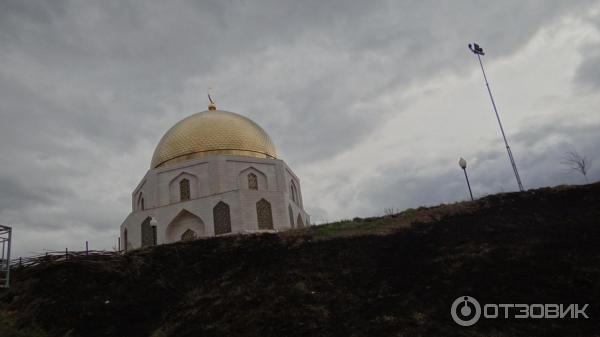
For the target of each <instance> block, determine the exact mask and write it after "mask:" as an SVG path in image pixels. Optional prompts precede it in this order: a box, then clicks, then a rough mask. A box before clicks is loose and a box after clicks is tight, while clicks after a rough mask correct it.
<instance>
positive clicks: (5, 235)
mask: <svg viewBox="0 0 600 337" xmlns="http://www.w3.org/2000/svg"><path fill="white" fill-rule="evenodd" d="M11 239H12V228H10V227H8V226H2V225H0V246H1V247H2V255H1V258H0V288H8V287H9V285H10V244H11Z"/></svg>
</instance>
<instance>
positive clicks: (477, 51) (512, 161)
mask: <svg viewBox="0 0 600 337" xmlns="http://www.w3.org/2000/svg"><path fill="white" fill-rule="evenodd" d="M469 49H470V50H471V52H473V54H475V55H477V59H478V60H479V65H480V66H481V72H482V73H483V79H484V80H485V86H486V87H487V90H488V93H489V94H490V100H491V101H492V107H493V108H494V112H495V113H496V119H497V120H498V125H499V126H500V132H501V133H502V138H503V139H504V145H506V152H508V159H510V164H511V165H512V168H513V171H514V173H515V178H517V184H518V185H519V191H521V192H523V191H524V190H525V189H524V188H523V184H522V183H521V177H519V171H518V170H517V164H515V159H514V157H513V154H512V151H511V150H510V146H508V140H506V134H505V133H504V128H503V127H502V122H501V121H500V115H499V114H498V109H497V108H496V102H494V97H493V96H492V90H491V89H490V84H489V83H488V80H487V76H486V74H485V70H484V69H483V62H482V61H481V56H483V55H485V53H484V52H483V48H481V47H480V46H479V45H478V44H477V43H473V44H472V45H471V44H469Z"/></svg>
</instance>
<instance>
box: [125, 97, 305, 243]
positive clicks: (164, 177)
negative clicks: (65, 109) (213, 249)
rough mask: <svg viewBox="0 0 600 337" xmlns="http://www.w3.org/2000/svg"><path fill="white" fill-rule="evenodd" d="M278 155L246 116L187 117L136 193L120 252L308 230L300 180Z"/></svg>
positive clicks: (169, 135) (159, 151)
mask: <svg viewBox="0 0 600 337" xmlns="http://www.w3.org/2000/svg"><path fill="white" fill-rule="evenodd" d="M276 156H277V154H276V151H275V146H274V145H273V143H272V141H271V138H270V137H269V135H268V134H267V133H266V132H265V131H264V130H263V129H262V128H261V127H260V126H258V125H257V124H255V123H254V122H252V121H251V120H250V119H248V118H246V117H243V116H240V115H238V114H235V113H232V112H227V111H221V110H216V108H215V107H214V105H212V104H211V105H210V106H209V110H207V111H203V112H199V113H196V114H193V115H191V116H189V117H187V118H184V119H183V120H181V121H180V122H178V123H177V124H175V125H174V126H173V127H172V128H171V129H169V131H167V133H166V134H165V135H164V136H163V138H162V139H161V140H160V142H159V144H158V146H157V147H156V150H155V151H154V156H153V158H152V164H151V167H150V170H148V172H147V173H146V175H145V176H144V178H142V181H141V182H140V183H139V184H138V186H137V187H136V188H135V189H134V190H133V193H132V203H131V204H132V212H131V213H130V214H129V216H127V218H126V219H125V221H124V222H123V224H122V225H121V249H132V248H139V247H144V246H151V245H155V244H162V243H171V242H175V241H179V240H192V239H194V238H198V237H207V236H216V235H227V234H230V233H254V232H260V231H281V230H286V229H290V228H299V227H304V226H305V225H308V224H309V223H310V220H309V216H308V214H306V212H305V211H304V208H303V203H302V193H301V188H300V180H299V179H298V177H297V176H296V175H295V174H294V172H293V171H292V170H291V169H290V168H289V167H288V166H287V165H286V163H285V162H284V161H283V160H281V159H277V157H276Z"/></svg>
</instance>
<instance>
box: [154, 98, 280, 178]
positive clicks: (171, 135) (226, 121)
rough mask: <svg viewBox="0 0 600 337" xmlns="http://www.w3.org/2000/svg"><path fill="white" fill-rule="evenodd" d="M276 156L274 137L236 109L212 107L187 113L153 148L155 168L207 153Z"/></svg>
mask: <svg viewBox="0 0 600 337" xmlns="http://www.w3.org/2000/svg"><path fill="white" fill-rule="evenodd" d="M213 154H226V155H233V156H244V157H254V158H273V159H274V158H276V156H277V153H276V151H275V146H274V145H273V142H272V141H271V137H269V135H268V134H267V133H266V132H265V131H264V130H263V129H262V128H261V127H260V126H258V125H257V124H256V123H254V122H253V121H251V120H250V119H248V118H246V117H244V116H240V115H238V114H236V113H233V112H229V111H223V110H216V109H214V108H213V109H210V110H209V111H203V112H199V113H196V114H193V115H191V116H189V117H186V118H184V119H182V120H181V121H179V122H178V123H177V124H175V125H174V126H173V127H172V128H170V129H169V131H167V133H165V135H164V136H163V137H162V139H161V140H160V142H159V143H158V145H157V146H156V150H154V155H153V156H152V164H151V165H152V168H156V167H159V166H165V165H169V164H174V163H180V162H183V161H187V160H191V159H198V158H202V157H205V156H207V155H213Z"/></svg>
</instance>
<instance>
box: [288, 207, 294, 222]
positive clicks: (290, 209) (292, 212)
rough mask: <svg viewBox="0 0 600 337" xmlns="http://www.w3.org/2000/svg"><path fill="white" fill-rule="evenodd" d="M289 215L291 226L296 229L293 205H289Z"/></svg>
mask: <svg viewBox="0 0 600 337" xmlns="http://www.w3.org/2000/svg"><path fill="white" fill-rule="evenodd" d="M288 213H289V214H290V226H292V228H294V211H292V205H288Z"/></svg>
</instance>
